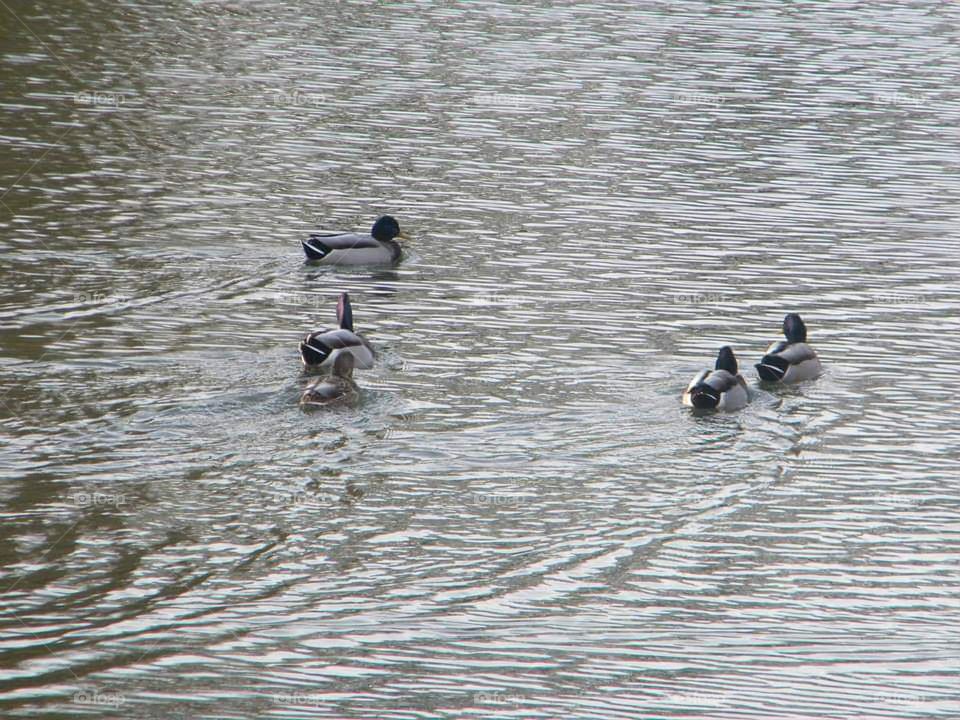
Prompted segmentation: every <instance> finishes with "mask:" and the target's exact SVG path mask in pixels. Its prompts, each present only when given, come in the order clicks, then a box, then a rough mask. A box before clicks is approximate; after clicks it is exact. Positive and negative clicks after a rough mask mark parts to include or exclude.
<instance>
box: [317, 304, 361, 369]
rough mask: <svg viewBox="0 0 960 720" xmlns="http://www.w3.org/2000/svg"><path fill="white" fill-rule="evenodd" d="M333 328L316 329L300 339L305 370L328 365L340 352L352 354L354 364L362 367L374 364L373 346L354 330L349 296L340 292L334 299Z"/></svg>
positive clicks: (330, 364)
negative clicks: (334, 314) (335, 327)
mask: <svg viewBox="0 0 960 720" xmlns="http://www.w3.org/2000/svg"><path fill="white" fill-rule="evenodd" d="M337 324H338V325H340V327H339V328H338V329H336V330H318V331H317V332H312V333H310V334H309V335H307V336H306V337H304V338H303V340H301V341H300V359H301V360H302V361H303V364H304V366H306V367H307V368H308V369H316V368H326V367H331V366H332V365H333V364H334V362H336V360H337V358H338V357H339V356H340V355H344V354H346V355H352V356H353V359H354V365H355V366H356V367H358V368H361V369H363V370H369V369H370V368H372V367H373V359H374V354H373V348H372V347H371V346H370V343H368V342H367V341H366V339H365V338H363V337H361V336H360V335H358V334H357V333H355V332H354V331H353V307H352V306H351V305H350V296H349V295H347V293H340V298H339V299H338V300H337Z"/></svg>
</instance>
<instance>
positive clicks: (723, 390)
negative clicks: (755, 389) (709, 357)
mask: <svg viewBox="0 0 960 720" xmlns="http://www.w3.org/2000/svg"><path fill="white" fill-rule="evenodd" d="M748 402H750V395H749V393H748V392H747V383H746V381H745V380H744V379H743V376H742V375H741V374H740V373H739V372H738V370H737V358H736V356H735V355H734V354H733V350H732V349H731V348H730V347H729V346H727V345H725V346H723V347H722V348H720V352H719V354H718V355H717V363H716V365H715V366H714V369H713V370H701V371H700V372H698V373H697V374H696V375H695V376H694V378H693V380H691V381H690V384H689V385H687V389H686V390H684V391H683V404H684V405H686V406H687V407H692V408H696V409H698V410H739V409H740V408H742V407H744V406H745V405H746V404H747V403H748Z"/></svg>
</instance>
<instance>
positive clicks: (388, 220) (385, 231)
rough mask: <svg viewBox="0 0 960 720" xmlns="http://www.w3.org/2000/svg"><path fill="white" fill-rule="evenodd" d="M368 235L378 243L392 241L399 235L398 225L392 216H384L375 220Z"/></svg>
mask: <svg viewBox="0 0 960 720" xmlns="http://www.w3.org/2000/svg"><path fill="white" fill-rule="evenodd" d="M370 234H371V235H373V237H374V238H375V239H377V240H379V241H380V242H387V241H389V240H393V239H394V238H395V237H397V235H399V234H400V223H398V222H397V221H396V220H395V219H394V218H393V216H392V215H384V216H383V217H379V218H377V221H376V222H375V223H374V224H373V227H372V228H370Z"/></svg>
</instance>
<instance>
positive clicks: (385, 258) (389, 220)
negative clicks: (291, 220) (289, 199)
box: [300, 215, 403, 265]
mask: <svg viewBox="0 0 960 720" xmlns="http://www.w3.org/2000/svg"><path fill="white" fill-rule="evenodd" d="M397 237H403V235H402V233H401V232H400V224H399V223H398V222H397V221H396V219H395V218H393V217H392V216H390V215H384V216H383V217H380V218H377V221H376V222H375V223H374V224H373V227H372V228H371V229H370V234H369V235H365V234H363V233H340V234H334V235H321V234H318V233H314V234H312V235H310V237H309V238H308V239H306V240H301V241H300V244H301V245H302V246H303V252H304V254H305V255H306V256H307V262H312V263H322V264H324V265H396V264H397V263H398V262H400V257H401V255H402V254H403V251H402V250H401V248H400V243H398V242H397V241H396V240H395V239H394V238H397Z"/></svg>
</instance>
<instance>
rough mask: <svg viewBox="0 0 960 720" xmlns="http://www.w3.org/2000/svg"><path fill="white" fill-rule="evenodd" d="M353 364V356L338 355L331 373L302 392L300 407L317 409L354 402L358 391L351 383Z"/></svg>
mask: <svg viewBox="0 0 960 720" xmlns="http://www.w3.org/2000/svg"><path fill="white" fill-rule="evenodd" d="M353 363H354V361H353V355H350V354H349V353H341V354H340V355H338V356H337V359H336V361H335V362H334V363H333V372H332V373H331V374H330V375H327V376H326V377H322V378H320V379H319V380H317V381H316V382H314V383H313V384H312V385H310V387H308V388H307V389H306V390H304V391H303V395H301V396H300V405H301V406H304V407H318V406H323V405H334V404H339V403H346V402H352V401H353V400H356V398H357V394H358V392H359V391H358V389H357V384H356V383H355V382H354V381H353Z"/></svg>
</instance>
